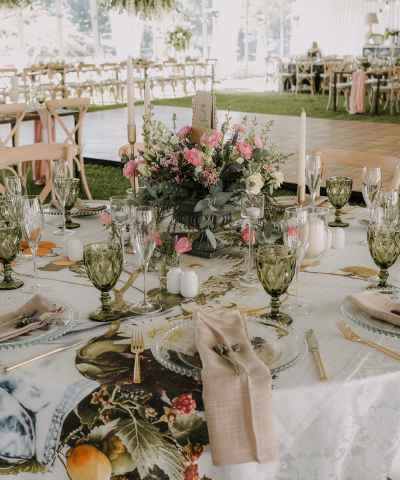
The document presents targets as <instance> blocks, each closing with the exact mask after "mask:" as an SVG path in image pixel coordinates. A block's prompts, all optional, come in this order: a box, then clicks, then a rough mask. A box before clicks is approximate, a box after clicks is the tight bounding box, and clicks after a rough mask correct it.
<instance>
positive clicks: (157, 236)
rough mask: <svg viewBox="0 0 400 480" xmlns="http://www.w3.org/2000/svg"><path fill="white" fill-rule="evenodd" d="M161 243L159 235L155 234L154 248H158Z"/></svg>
mask: <svg viewBox="0 0 400 480" xmlns="http://www.w3.org/2000/svg"><path fill="white" fill-rule="evenodd" d="M162 243H163V241H162V240H161V235H160V234H159V233H158V232H157V235H156V247H158V246H159V245H161V244H162Z"/></svg>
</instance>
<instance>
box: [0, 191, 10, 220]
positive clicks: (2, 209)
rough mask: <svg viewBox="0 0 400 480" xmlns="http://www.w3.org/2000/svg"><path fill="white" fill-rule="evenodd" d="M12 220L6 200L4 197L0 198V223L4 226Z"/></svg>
mask: <svg viewBox="0 0 400 480" xmlns="http://www.w3.org/2000/svg"><path fill="white" fill-rule="evenodd" d="M12 220H13V217H12V215H11V211H10V207H9V205H8V202H7V200H6V199H5V198H4V197H3V198H0V222H4V223H5V224H6V225H8V224H9V223H10V222H12Z"/></svg>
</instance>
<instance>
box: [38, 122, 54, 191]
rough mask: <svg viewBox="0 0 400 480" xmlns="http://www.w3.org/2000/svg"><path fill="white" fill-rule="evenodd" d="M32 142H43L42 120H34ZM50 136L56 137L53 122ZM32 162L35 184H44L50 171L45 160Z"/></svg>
mask: <svg viewBox="0 0 400 480" xmlns="http://www.w3.org/2000/svg"><path fill="white" fill-rule="evenodd" d="M34 124H35V125H34V143H43V142H44V132H43V128H42V122H41V121H40V120H35V121H34ZM52 132H53V133H52V136H53V137H52V138H53V139H54V140H55V139H56V128H55V125H54V122H53V125H52ZM32 163H33V180H35V183H36V185H46V183H47V182H48V180H49V177H50V172H49V166H48V164H47V162H45V161H43V160H36V161H34V162H32Z"/></svg>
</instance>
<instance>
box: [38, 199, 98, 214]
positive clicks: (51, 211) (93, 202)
mask: <svg viewBox="0 0 400 480" xmlns="http://www.w3.org/2000/svg"><path fill="white" fill-rule="evenodd" d="M85 203H87V204H88V205H92V206H93V207H100V206H101V205H105V204H106V203H107V202H105V201H104V200H85ZM43 210H44V213H45V214H46V215H56V216H60V217H61V215H62V213H61V212H59V211H58V210H57V209H56V208H54V207H52V206H51V205H50V203H47V204H46V205H43ZM106 210H107V208H103V209H102V210H97V211H95V212H77V213H73V214H72V216H73V217H85V216H87V215H97V214H98V213H104V212H105V211H106Z"/></svg>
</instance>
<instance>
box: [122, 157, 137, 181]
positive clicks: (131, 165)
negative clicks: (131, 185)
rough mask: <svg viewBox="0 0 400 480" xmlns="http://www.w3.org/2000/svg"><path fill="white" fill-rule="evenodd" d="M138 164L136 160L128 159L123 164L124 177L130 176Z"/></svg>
mask: <svg viewBox="0 0 400 480" xmlns="http://www.w3.org/2000/svg"><path fill="white" fill-rule="evenodd" d="M137 166H138V162H137V161H134V160H129V162H128V163H126V164H125V165H124V171H123V173H124V177H125V178H132V177H133V174H134V173H135V172H136V169H137Z"/></svg>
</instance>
